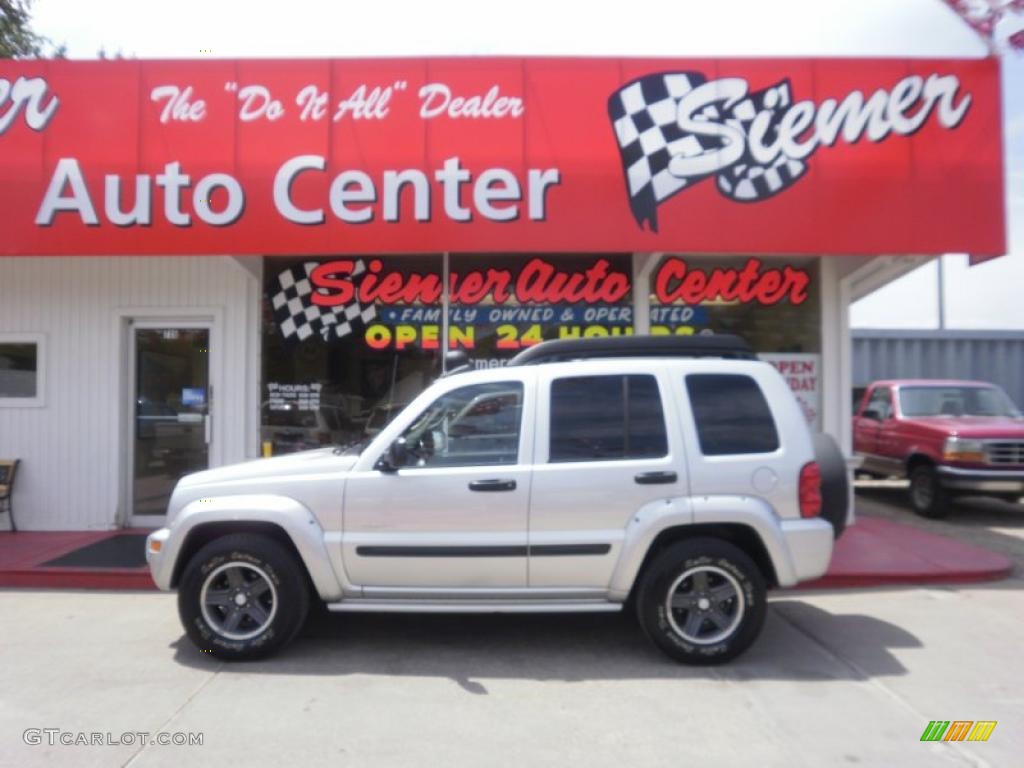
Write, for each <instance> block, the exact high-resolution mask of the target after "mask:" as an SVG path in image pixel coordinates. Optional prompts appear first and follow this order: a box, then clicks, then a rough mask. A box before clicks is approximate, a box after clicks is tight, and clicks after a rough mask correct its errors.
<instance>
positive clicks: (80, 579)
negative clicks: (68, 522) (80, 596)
mask: <svg viewBox="0 0 1024 768" xmlns="http://www.w3.org/2000/svg"><path fill="white" fill-rule="evenodd" d="M0 587H33V588H37V589H147V590H153V589H156V584H154V583H153V579H152V577H151V576H150V575H149V571H148V570H135V569H121V568H104V569H98V568H97V569H90V568H59V569H58V568H29V569H22V570H10V571H8V570H0Z"/></svg>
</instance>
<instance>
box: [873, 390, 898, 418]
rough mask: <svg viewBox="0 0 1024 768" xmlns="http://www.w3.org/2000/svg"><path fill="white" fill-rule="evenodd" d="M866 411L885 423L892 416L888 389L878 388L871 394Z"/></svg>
mask: <svg viewBox="0 0 1024 768" xmlns="http://www.w3.org/2000/svg"><path fill="white" fill-rule="evenodd" d="M868 410H869V411H874V412H875V413H876V414H878V418H879V419H881V420H882V421H885V420H886V419H888V418H889V417H890V416H892V397H891V396H890V394H889V388H888V387H879V388H878V389H876V390H875V391H874V392H872V393H871V400H869V401H868Z"/></svg>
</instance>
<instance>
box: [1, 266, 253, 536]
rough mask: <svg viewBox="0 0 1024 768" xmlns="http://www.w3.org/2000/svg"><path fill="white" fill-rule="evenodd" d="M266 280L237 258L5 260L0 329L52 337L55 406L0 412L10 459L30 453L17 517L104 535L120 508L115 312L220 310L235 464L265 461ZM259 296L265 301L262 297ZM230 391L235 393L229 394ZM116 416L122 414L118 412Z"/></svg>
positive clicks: (227, 438) (27, 525)
mask: <svg viewBox="0 0 1024 768" xmlns="http://www.w3.org/2000/svg"><path fill="white" fill-rule="evenodd" d="M257 282H258V281H257V280H256V278H255V277H254V276H253V275H251V274H249V273H248V272H246V271H245V270H244V269H243V268H242V267H241V266H240V265H238V264H237V263H235V262H234V261H233V260H232V259H231V258H229V257H210V258H201V257H191V256H190V257H170V258H155V257H146V258H131V257H119V258H92V257H74V258H7V259H0V332H6V333H17V332H24V333H44V334H45V335H46V353H45V354H46V401H45V406H44V407H41V408H5V407H0V457H3V458H15V457H16V458H20V459H22V461H23V463H22V466H21V468H20V469H19V476H18V482H17V490H16V495H15V519H16V521H17V523H18V525H19V527H20V528H24V529H27V530H79V529H105V528H111V527H113V526H114V524H115V520H116V514H117V506H118V503H119V490H120V489H119V481H120V472H121V467H120V459H119V457H118V453H117V451H118V430H119V429H121V424H120V413H119V412H118V411H116V410H113V409H112V407H111V404H112V403H113V398H112V397H111V388H114V389H115V390H116V389H117V388H118V386H119V383H120V376H121V371H122V365H123V361H122V359H121V354H122V350H121V340H120V338H119V337H118V334H117V331H116V327H117V326H116V322H117V321H116V318H117V310H118V309H119V308H127V307H140V308H141V307H152V308H157V307H160V308H167V307H180V308H189V307H206V308H208V307H219V308H220V309H221V311H222V313H223V315H222V317H223V328H222V329H221V334H222V335H221V339H222V344H223V352H222V354H223V356H222V358H221V360H222V363H221V364H222V366H223V385H222V386H223V387H224V388H225V389H226V390H227V391H226V392H222V393H219V394H218V393H216V392H215V393H214V395H215V397H216V398H217V400H216V401H215V407H218V406H219V408H220V413H219V414H218V415H216V416H215V418H216V419H219V423H220V430H219V433H218V435H217V437H218V439H220V440H222V441H223V443H222V449H221V450H222V456H223V458H224V461H225V462H233V461H241V460H243V459H245V458H247V457H249V456H254V455H255V446H256V444H257V442H258V438H257V437H254V436H253V435H249V434H247V430H252V429H253V428H254V425H253V419H252V418H251V417H248V418H247V414H249V413H250V412H252V411H253V409H255V408H256V407H258V403H251V402H250V401H251V400H252V398H253V397H254V396H255V397H258V394H256V395H253V394H252V393H253V392H256V390H255V389H254V388H253V387H252V386H251V382H250V381H249V378H250V377H251V376H254V375H257V374H258V372H257V371H256V364H255V362H254V361H250V360H248V357H249V355H250V354H251V350H252V349H253V345H252V339H251V338H250V337H251V336H253V335H257V336H258V325H257V323H258V317H259V315H258V313H257V312H256V311H254V308H253V307H250V306H249V304H251V303H253V302H254V301H256V302H258V300H259V286H258V285H257ZM254 297H255V298H254ZM229 393H237V395H230V396H229ZM112 411H113V412H112Z"/></svg>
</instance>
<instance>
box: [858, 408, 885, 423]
mask: <svg viewBox="0 0 1024 768" xmlns="http://www.w3.org/2000/svg"><path fill="white" fill-rule="evenodd" d="M861 415H862V416H863V417H864V418H865V419H872V420H874V421H884V419H883V418H882V412H881V411H880V410H878V409H877V408H865V409H864V413H862V414H861Z"/></svg>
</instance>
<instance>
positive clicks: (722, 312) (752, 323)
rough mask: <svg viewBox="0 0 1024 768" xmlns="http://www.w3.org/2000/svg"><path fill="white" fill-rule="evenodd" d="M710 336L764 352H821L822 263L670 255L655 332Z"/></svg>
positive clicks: (656, 282)
mask: <svg viewBox="0 0 1024 768" xmlns="http://www.w3.org/2000/svg"><path fill="white" fill-rule="evenodd" d="M708 331H710V332H714V333H735V334H737V335H739V336H742V337H743V338H744V339H746V340H747V341H748V342H749V343H750V345H751V347H753V349H754V351H755V352H758V353H780V352H787V353H815V354H817V353H819V352H820V351H821V300H820V298H819V280H818V264H817V259H814V258H804V259H801V258H787V259H761V258H752V257H747V256H732V257H718V256H716V257H697V256H692V257H691V256H681V255H680V256H665V257H664V258H663V259H662V260H661V263H660V264H658V266H657V267H656V268H655V270H654V273H653V274H652V276H651V333H655V334H669V333H678V334H689V333H702V332H708Z"/></svg>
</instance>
